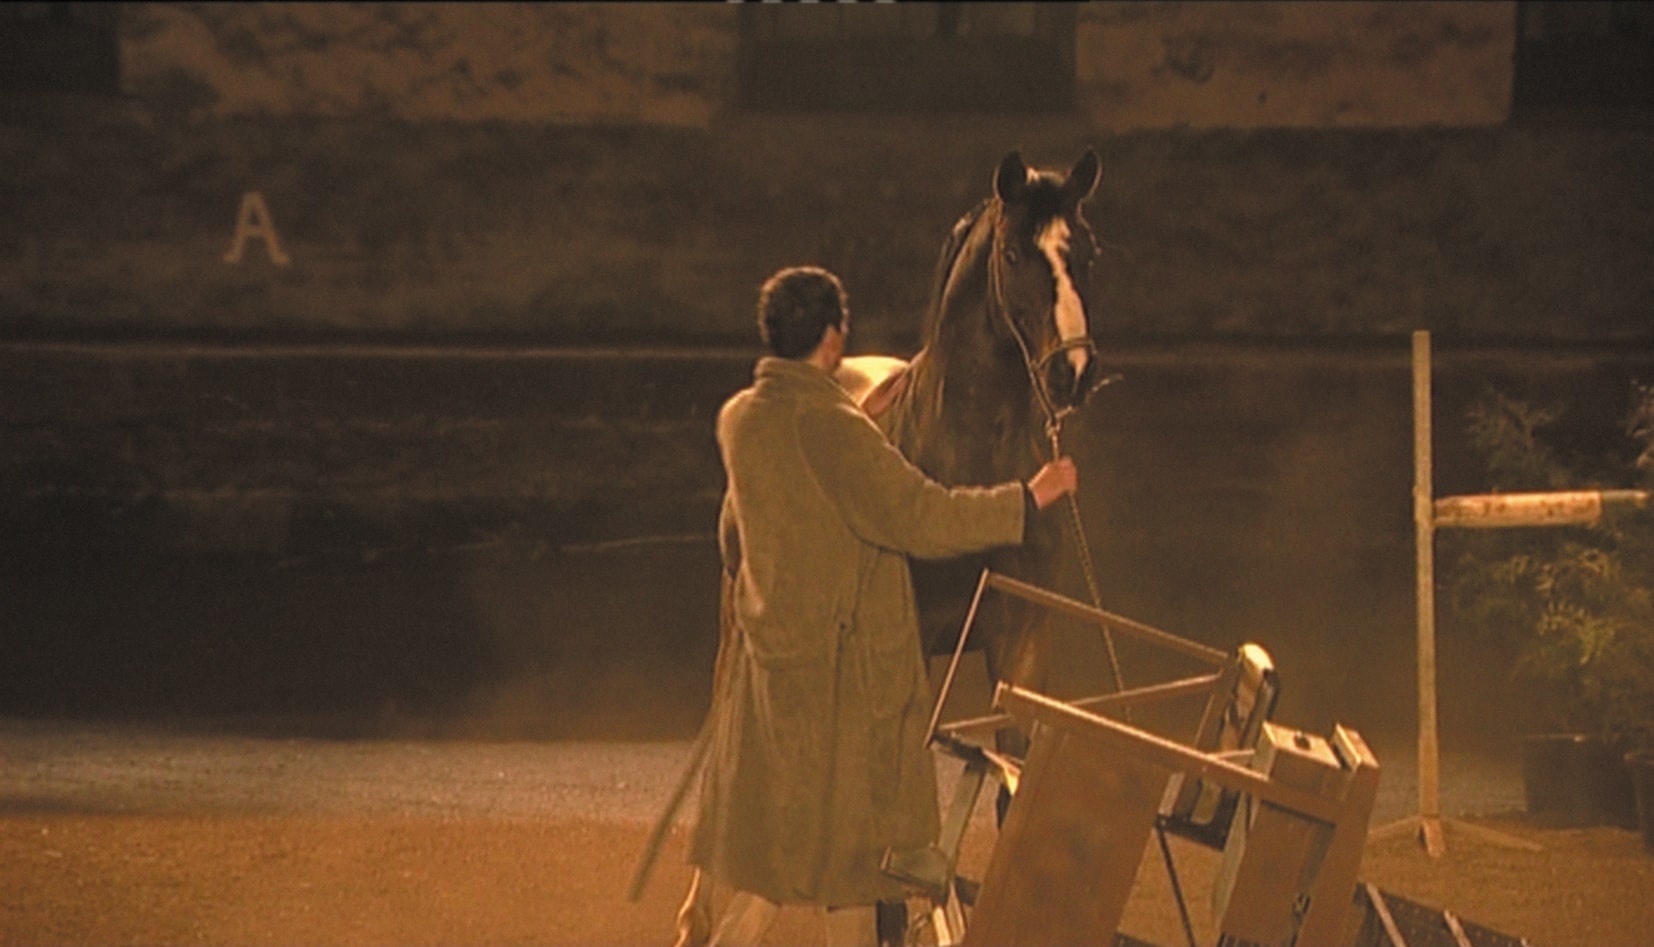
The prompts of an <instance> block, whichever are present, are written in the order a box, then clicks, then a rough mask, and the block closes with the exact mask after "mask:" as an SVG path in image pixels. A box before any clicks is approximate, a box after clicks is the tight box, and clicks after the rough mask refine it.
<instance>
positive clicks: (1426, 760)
mask: <svg viewBox="0 0 1654 947" xmlns="http://www.w3.org/2000/svg"><path fill="white" fill-rule="evenodd" d="M1430 414H1431V392H1430V333H1429V332H1425V331H1418V332H1414V333H1413V545H1414V548H1415V550H1416V564H1417V570H1416V573H1415V575H1416V581H1415V582H1414V589H1415V597H1416V602H1417V607H1418V676H1419V684H1418V701H1419V744H1418V773H1419V814H1418V820H1419V836H1420V839H1421V840H1422V841H1423V843H1424V848H1425V851H1427V852H1429V853H1430V857H1432V858H1440V857H1441V856H1442V855H1443V854H1445V853H1446V852H1447V843H1446V841H1445V840H1444V839H1443V838H1442V828H1441V748H1440V744H1439V743H1438V740H1437V725H1436V522H1435V502H1434V496H1433V490H1434V487H1433V483H1432V480H1433V477H1434V471H1433V468H1432V466H1431V453H1430V445H1431V423H1430V420H1431V419H1430Z"/></svg>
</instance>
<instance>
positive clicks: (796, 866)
mask: <svg viewBox="0 0 1654 947" xmlns="http://www.w3.org/2000/svg"><path fill="white" fill-rule="evenodd" d="M759 325H760V334H761V335H762V336H763V338H764V341H765V343H766V345H767V346H768V348H769V350H770V352H771V353H772V354H771V355H769V356H767V357H764V358H762V359H760V360H759V362H758V365H757V367H756V369H755V372H754V383H753V385H752V386H751V387H749V388H746V389H744V390H742V391H741V392H739V393H737V394H736V395H734V396H733V397H732V398H730V399H729V400H728V401H727V402H726V403H725V404H724V406H723V408H722V410H721V411H720V412H719V415H718V423H717V437H718V444H719V449H720V452H721V454H722V458H723V464H724V471H725V475H726V477H727V481H728V484H727V489H726V493H725V496H724V503H723V510H722V514H721V516H720V530H719V532H720V546H721V547H722V552H723V554H724V561H725V565H726V569H728V570H729V571H730V573H731V575H732V584H731V586H730V587H729V601H728V603H727V605H728V616H729V618H730V620H731V624H732V626H733V627H732V629H731V632H730V634H729V635H728V637H727V639H726V640H725V641H724V643H723V645H722V647H721V649H720V655H719V661H718V665H719V669H718V676H719V681H718V684H717V690H716V694H715V701H714V706H713V709H712V716H711V720H710V721H709V726H710V727H711V732H710V738H711V742H710V749H709V753H708V758H707V763H706V769H705V770H704V772H703V777H702V784H701V792H700V809H699V813H698V818H697V820H696V824H695V829H694V833H693V836H692V838H691V841H690V861H691V862H692V863H693V864H695V865H696V866H698V867H699V868H700V869H702V870H703V871H704V872H705V873H706V874H707V875H709V876H710V877H711V878H712V879H714V880H715V881H717V882H719V883H720V884H723V885H728V886H731V887H733V888H734V889H735V891H736V892H737V894H736V895H735V897H734V898H733V899H732V900H731V902H730V906H729V908H728V909H726V910H725V912H724V914H723V916H722V918H721V920H720V923H719V924H718V926H717V927H716V929H714V930H713V932H712V938H713V939H712V943H715V944H733V943H752V942H756V941H757V940H758V939H760V938H761V937H762V935H763V932H764V930H765V929H767V927H768V926H769V922H770V920H771V919H773V917H774V914H775V911H776V909H777V906H779V905H783V904H800V903H804V904H814V905H821V906H823V907H826V908H827V909H828V940H829V943H830V944H834V943H840V942H843V943H873V942H874V940H875V934H874V920H873V919H874V909H873V905H874V903H875V902H877V901H880V900H901V899H902V897H903V896H904V891H903V889H902V886H901V885H900V883H898V882H896V881H895V880H893V879H891V878H888V877H886V876H885V875H883V874H882V873H881V872H880V871H879V862H880V859H881V857H882V856H883V854H884V852H885V850H886V849H887V848H891V847H895V848H898V849H906V848H918V847H920V846H923V845H925V844H928V843H929V842H931V841H933V840H934V839H935V837H936V834H937V831H938V814H937V801H936V781H935V769H934V764H933V762H932V760H931V758H930V753H929V750H928V749H927V747H926V746H925V741H924V738H925V729H926V726H927V722H928V719H929V714H930V699H931V696H930V687H929V683H928V679H927V677H926V666H925V659H924V656H923V654H922V653H921V647H920V642H919V632H918V628H919V626H918V615H917V612H916V610H915V607H914V600H913V589H912V582H911V578H910V576H909V572H908V560H907V557H908V556H910V555H911V556H920V557H944V556H955V555H963V554H965V553H970V552H977V551H980V550H983V549H987V548H991V547H994V546H1002V545H1013V544H1016V543H1020V542H1021V541H1022V535H1023V526H1024V521H1025V518H1026V517H1027V516H1028V515H1029V513H1030V512H1031V510H1032V509H1034V508H1043V507H1045V506H1047V505H1049V504H1050V503H1052V502H1055V501H1056V500H1057V499H1059V498H1060V497H1062V496H1063V495H1065V494H1066V493H1068V492H1069V491H1071V490H1073V489H1074V487H1075V483H1076V479H1077V475H1076V473H1075V470H1074V466H1073V464H1072V462H1071V461H1069V460H1067V459H1066V458H1063V459H1059V460H1057V461H1054V462H1053V463H1051V464H1048V465H1047V466H1046V467H1045V468H1043V469H1042V470H1041V471H1040V472H1039V473H1038V474H1036V475H1035V476H1034V478H1033V479H1031V480H1030V481H1029V482H1028V483H1027V484H1021V483H1016V482H1011V483H1005V484H1000V485H997V486H992V487H980V488H948V487H944V486H942V485H940V484H938V483H936V482H935V481H933V480H931V479H929V478H928V477H927V476H925V474H924V473H922V472H921V471H920V470H919V469H918V468H917V467H915V466H913V465H912V464H911V463H909V462H908V460H907V459H906V458H904V457H903V456H902V455H901V453H900V452H899V451H898V450H897V449H896V448H895V447H894V446H893V445H892V444H891V443H890V442H889V441H888V440H887V439H886V438H885V436H884V434H883V433H882V432H881V431H880V430H879V429H878V428H877V427H876V426H875V425H874V424H873V422H872V421H871V420H870V419H869V418H868V417H867V416H866V415H865V414H864V413H863V412H862V411H861V409H860V408H858V407H857V405H856V404H855V402H854V401H852V400H851V398H850V397H849V395H848V394H847V393H846V392H845V391H844V389H843V388H841V387H840V386H839V384H838V383H837V382H835V381H834V379H833V376H832V371H833V369H834V368H835V367H836V366H837V365H838V363H839V359H840V358H841V357H842V355H843V351H844V341H845V335H846V334H847V333H848V331H849V318H848V310H847V306H846V299H845V293H844V289H843V286H842V285H841V284H840V283H839V281H838V279H837V278H836V277H834V276H833V275H832V274H831V273H828V272H827V271H825V270H821V269H817V268H814V267H799V268H792V269H786V270H782V271H781V272H779V273H777V274H776V275H775V276H773V277H771V278H770V280H769V281H768V282H766V283H765V285H764V287H763V289H762V291H761V293H760V298H759Z"/></svg>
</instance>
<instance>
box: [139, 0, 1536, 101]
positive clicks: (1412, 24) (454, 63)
mask: <svg viewBox="0 0 1654 947" xmlns="http://www.w3.org/2000/svg"><path fill="white" fill-rule="evenodd" d="M126 9H127V14H126V16H125V18H124V19H123V21H122V36H121V48H122V62H123V71H124V83H125V87H126V89H127V91H128V92H129V93H130V94H131V95H133V96H135V97H137V98H138V99H140V100H142V101H143V102H144V103H146V104H147V105H148V106H149V107H151V108H153V109H156V110H158V111H161V112H166V113H168V114H171V115H174V116H184V117H188V118H192V119H206V118H212V119H225V118H241V117H255V116H256V117H276V116H286V115H309V116H325V117H333V118H367V117H373V118H395V119H400V120H406V121H464V122H476V121H521V122H534V123H558V124H589V123H598V124H617V123H618V124H634V123H642V124H648V125H687V126H694V127H706V126H707V125H708V124H710V123H711V122H712V121H713V120H715V119H716V118H717V117H718V116H720V115H722V114H724V113H726V112H728V111H729V110H730V109H731V107H732V104H733V100H734V88H733V83H734V75H735V58H736V50H737V44H738V42H739V40H738V33H739V19H738V18H739V16H740V15H741V11H740V10H739V8H738V7H736V6H732V5H719V6H711V5H703V4H694V5H688V4H650V5H647V6H643V7H639V6H636V5H632V4H602V3H591V4H586V3H582V4H515V3H496V4H444V3H430V4H396V3H383V4H352V5H349V6H341V5H338V4H325V3H282V4H269V3H248V4H163V3H153V4H128V5H127V8H126ZM842 12H843V11H839V10H835V9H833V8H831V7H797V8H794V9H792V10H789V11H787V13H786V15H788V16H791V17H796V18H812V17H813V18H816V19H823V18H829V17H839V16H840V15H841V14H842ZM995 12H997V11H993V10H988V9H982V10H974V11H969V10H968V11H966V12H965V13H964V14H963V16H964V18H965V20H966V21H967V22H966V23H965V26H964V29H966V30H967V31H968V30H969V29H970V23H969V22H968V21H969V20H971V19H972V18H973V17H974V18H976V19H981V20H985V19H986V18H988V17H989V16H990V15H993V14H994V13H995ZM848 15H850V16H863V17H865V16H871V15H877V13H855V12H852V13H849V14H848ZM1515 20H1516V18H1515V4H1514V3H1509V2H1502V3H1389V2H1381V3H1140V2H1129V3H1115V2H1110V3H1090V4H1085V5H1083V6H1081V7H1080V9H1079V10H1078V11H1077V17H1076V25H1075V35H1074V56H1075V80H1076V85H1077V87H1078V91H1079V94H1078V96H1077V99H1078V112H1079V115H1078V116H1077V117H1078V118H1079V120H1080V121H1081V122H1082V123H1083V124H1085V125H1088V126H1090V127H1092V128H1094V129H1096V130H1098V131H1127V130H1133V129H1143V128H1171V127H1178V126H1189V127H1195V128H1210V127H1230V128H1265V127H1317V128H1326V127H1390V126H1417V125H1436V124H1442V125H1486V124H1495V123H1498V122H1500V121H1502V120H1503V119H1504V118H1505V116H1506V115H1507V114H1509V107H1510V89H1511V69H1512V53H1513V50H1514V31H1515Z"/></svg>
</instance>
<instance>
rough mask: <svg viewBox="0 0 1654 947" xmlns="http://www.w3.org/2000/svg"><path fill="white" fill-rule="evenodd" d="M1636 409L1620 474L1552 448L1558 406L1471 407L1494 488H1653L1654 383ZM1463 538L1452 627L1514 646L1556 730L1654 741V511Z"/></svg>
mask: <svg viewBox="0 0 1654 947" xmlns="http://www.w3.org/2000/svg"><path fill="white" fill-rule="evenodd" d="M1633 402H1634V404H1633V408H1632V410H1631V412H1630V414H1629V417H1628V420H1627V425H1626V432H1627V434H1628V435H1629V439H1630V443H1631V444H1634V445H1636V447H1637V448H1638V449H1640V451H1641V453H1640V454H1639V455H1637V456H1635V458H1634V459H1631V460H1629V461H1628V462H1627V463H1625V464H1624V465H1623V467H1622V468H1621V469H1619V470H1617V471H1615V470H1608V471H1595V472H1593V471H1588V470H1586V469H1584V466H1583V464H1582V463H1581V462H1580V461H1579V460H1578V459H1576V458H1570V457H1565V456H1562V455H1561V454H1560V453H1559V452H1558V451H1556V450H1555V449H1553V448H1552V447H1551V446H1550V445H1549V444H1548V443H1547V439H1546V435H1547V433H1550V432H1551V431H1550V429H1552V428H1553V426H1554V425H1555V424H1556V422H1557V421H1558V419H1559V418H1560V417H1561V416H1562V412H1561V410H1560V409H1559V408H1557V407H1554V406H1550V407H1537V406H1534V405H1530V404H1527V403H1525V402H1523V401H1520V400H1516V399H1512V398H1509V397H1506V396H1505V395H1503V394H1500V393H1499V392H1496V391H1489V392H1487V393H1486V394H1485V395H1484V396H1483V397H1482V398H1481V399H1480V400H1479V401H1478V402H1477V403H1476V404H1475V405H1474V406H1473V407H1472V409H1471V410H1470V417H1469V435H1470V439H1471V442H1472V444H1473V446H1474V447H1475V448H1476V449H1477V450H1478V451H1479V452H1480V453H1481V454H1482V455H1483V456H1484V457H1485V458H1486V460H1487V469H1488V474H1489V476H1490V478H1491V480H1492V483H1493V489H1494V490H1497V491H1503V492H1526V491H1549V490H1564V489H1574V490H1582V489H1623V488H1625V487H1626V486H1627V485H1628V483H1627V481H1629V485H1631V486H1635V487H1639V488H1641V489H1643V490H1649V489H1654V388H1646V387H1640V386H1639V387H1637V388H1636V389H1635V390H1634V398H1633ZM1616 480H1617V481H1618V482H1615V481H1616ZM1458 532H1459V535H1458V536H1456V537H1455V539H1454V541H1453V544H1452V548H1453V549H1454V550H1456V555H1454V556H1453V557H1452V558H1451V560H1450V562H1449V575H1450V576H1451V579H1450V582H1449V587H1448V590H1447V591H1448V593H1449V594H1448V596H1447V598H1448V603H1449V609H1450V612H1449V613H1450V614H1451V615H1452V616H1453V619H1454V620H1455V627H1457V628H1462V629H1465V630H1467V631H1469V632H1470V633H1472V634H1476V635H1480V636H1495V637H1498V638H1500V639H1503V640H1509V641H1511V643H1512V644H1514V646H1515V649H1514V650H1515V654H1516V658H1515V663H1514V666H1513V667H1512V669H1511V671H1512V673H1513V674H1514V675H1515V677H1516V679H1517V680H1519V681H1520V682H1522V683H1523V684H1524V685H1525V686H1527V687H1528V688H1529V689H1530V693H1531V694H1532V695H1533V696H1534V698H1535V699H1536V700H1537V702H1538V703H1539V706H1540V707H1541V708H1542V709H1543V710H1544V712H1545V713H1546V714H1547V716H1548V718H1549V720H1550V723H1551V724H1552V725H1553V726H1555V727H1557V728H1559V729H1563V730H1567V731H1570V732H1583V733H1591V734H1595V735H1600V736H1602V737H1604V738H1606V739H1608V740H1609V741H1610V742H1611V743H1613V744H1614V745H1616V746H1618V747H1621V748H1624V749H1631V748H1636V747H1644V746H1654V589H1651V585H1654V511H1650V510H1649V509H1646V508H1644V509H1641V510H1633V511H1629V512H1624V513H1619V514H1617V515H1605V516H1604V517H1603V519H1602V520H1601V521H1600V522H1599V523H1596V524H1593V525H1591V526H1567V527H1543V528H1537V527H1536V528H1517V529H1490V530H1464V531H1458ZM1512 636H1514V640H1511V639H1512Z"/></svg>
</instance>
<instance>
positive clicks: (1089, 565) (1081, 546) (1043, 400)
mask: <svg viewBox="0 0 1654 947" xmlns="http://www.w3.org/2000/svg"><path fill="white" fill-rule="evenodd" d="M1002 222H1003V217H1002V218H1001V221H1000V222H996V223H995V225H994V227H993V229H992V236H991V237H990V239H989V243H988V291H989V293H990V294H991V296H992V300H991V302H992V304H993V306H994V308H996V309H998V310H999V313H1000V316H1001V317H1002V318H1003V319H1004V320H1005V325H1006V327H1007V328H1008V329H1010V332H1011V338H1013V339H1015V340H1016V343H1017V350H1018V351H1019V352H1021V353H1022V365H1023V368H1024V369H1026V370H1027V372H1028V383H1029V385H1030V387H1032V388H1033V389H1034V396H1035V398H1036V400H1037V401H1038V402H1039V406H1040V412H1041V413H1042V414H1043V415H1044V416H1045V436H1046V438H1047V439H1048V440H1049V441H1050V442H1051V459H1052V460H1055V459H1057V458H1058V457H1061V456H1062V426H1063V423H1064V422H1065V421H1067V420H1068V418H1069V416H1070V415H1072V414H1073V413H1074V412H1075V411H1077V410H1079V406H1080V405H1082V404H1084V403H1085V402H1086V400H1087V399H1089V398H1090V397H1091V396H1092V395H1093V394H1095V393H1096V392H1097V390H1098V389H1099V388H1102V387H1103V386H1104V385H1108V384H1112V383H1113V382H1115V381H1118V380H1119V378H1120V375H1118V374H1110V375H1106V376H1100V377H1099V378H1098V379H1097V380H1096V381H1094V382H1093V383H1092V384H1091V387H1090V388H1088V389H1086V391H1085V393H1084V394H1083V395H1081V396H1080V397H1079V398H1077V399H1075V400H1074V403H1073V404H1071V405H1069V406H1067V407H1062V408H1059V407H1057V404H1056V402H1055V400H1054V399H1053V398H1052V397H1051V393H1050V392H1049V391H1047V390H1046V387H1045V381H1044V379H1045V376H1046V371H1045V370H1046V368H1047V367H1048V366H1049V365H1050V364H1051V360H1052V359H1054V358H1058V357H1061V356H1065V355H1067V354H1068V353H1069V352H1071V351H1073V350H1075V349H1084V350H1085V351H1086V354H1087V356H1088V357H1089V358H1091V359H1095V358H1096V357H1097V343H1096V342H1095V341H1093V340H1092V338H1091V334H1090V333H1089V332H1087V333H1086V334H1085V335H1082V336H1077V337H1075V338H1072V339H1063V340H1061V341H1059V342H1058V343H1057V344H1056V345H1054V346H1052V347H1051V348H1050V350H1048V351H1046V352H1044V353H1043V354H1041V355H1040V356H1039V357H1037V358H1036V357H1035V356H1034V354H1033V349H1032V348H1031V347H1030V346H1029V345H1028V340H1027V338H1026V337H1024V335H1023V333H1022V329H1021V328H1020V327H1019V326H1018V325H1017V323H1016V320H1015V319H1013V318H1011V307H1010V306H1008V305H1007V304H1006V302H1005V287H1004V277H1003V276H1001V275H1000V266H1001V262H1002V259H1003V257H1002V255H1001V253H1000V248H999V238H1000V230H1001V223H1002ZM1068 511H1069V518H1070V521H1071V522H1070V525H1071V526H1072V528H1073V531H1074V546H1075V548H1076V549H1077V550H1078V551H1079V554H1080V565H1081V569H1080V571H1081V573H1083V574H1084V576H1085V584H1086V589H1087V590H1088V591H1089V592H1090V593H1091V604H1092V605H1093V606H1095V607H1096V608H1097V609H1098V610H1099V611H1100V610H1101V609H1102V607H1103V596H1102V592H1101V591H1100V590H1099V589H1098V587H1097V567H1096V563H1095V562H1093V561H1092V558H1091V544H1090V543H1088V542H1087V541H1086V538H1085V526H1084V523H1083V522H1082V521H1081V519H1080V501H1079V499H1078V497H1076V496H1075V495H1074V494H1073V493H1070V494H1068ZM1102 632H1103V642H1104V644H1105V645H1106V646H1107V649H1108V664H1109V670H1110V671H1112V672H1113V674H1114V687H1115V689H1116V690H1118V691H1123V690H1125V687H1126V682H1125V678H1123V677H1121V675H1120V657H1119V655H1118V654H1117V653H1116V652H1115V650H1114V635H1113V633H1112V632H1111V631H1110V630H1109V629H1108V627H1107V626H1106V625H1105V626H1103V628H1102ZM1128 719H1129V714H1128Z"/></svg>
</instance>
